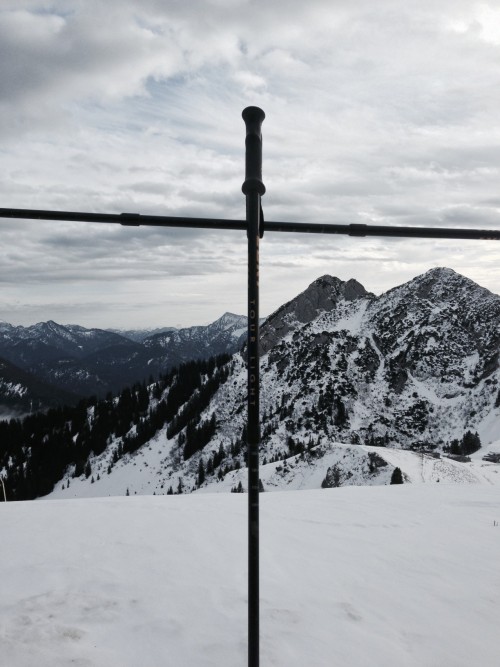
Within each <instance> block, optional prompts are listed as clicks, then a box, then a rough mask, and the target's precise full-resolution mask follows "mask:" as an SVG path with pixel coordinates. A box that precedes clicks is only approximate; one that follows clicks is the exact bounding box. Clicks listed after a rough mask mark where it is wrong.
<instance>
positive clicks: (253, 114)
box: [241, 107, 266, 195]
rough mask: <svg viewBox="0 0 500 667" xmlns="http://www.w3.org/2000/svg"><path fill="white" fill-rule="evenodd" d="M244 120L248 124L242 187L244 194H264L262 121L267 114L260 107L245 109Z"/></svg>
mask: <svg viewBox="0 0 500 667" xmlns="http://www.w3.org/2000/svg"><path fill="white" fill-rule="evenodd" d="M241 115H242V116H243V120H244V121H245V125H246V131H247V135H246V139H245V149H246V150H245V182H244V183H243V185H242V187H241V189H242V190H243V194H245V195H248V194H250V192H257V193H258V194H259V195H263V194H264V193H265V192H266V187H265V185H264V183H263V182H262V132H261V126H262V121H263V120H264V118H265V117H266V114H265V113H264V112H263V111H262V109H259V107H247V108H246V109H243V113H242V114H241Z"/></svg>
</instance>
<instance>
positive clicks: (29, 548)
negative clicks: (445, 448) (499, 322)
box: [0, 483, 500, 667]
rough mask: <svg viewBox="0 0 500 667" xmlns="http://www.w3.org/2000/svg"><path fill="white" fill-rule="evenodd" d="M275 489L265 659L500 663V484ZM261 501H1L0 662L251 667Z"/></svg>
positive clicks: (266, 568)
mask: <svg viewBox="0 0 500 667" xmlns="http://www.w3.org/2000/svg"><path fill="white" fill-rule="evenodd" d="M260 498H261V655H262V658H261V664H262V665H265V666H266V667H304V666H305V665H312V666H314V667H335V666H336V665H339V666H342V667H346V666H347V667H364V666H366V667H378V666H380V667H382V666H383V667H391V666H393V665H394V666H397V667H413V666H414V667H417V666H418V667H422V666H425V667H470V666H471V665H481V667H496V666H497V665H498V664H500V645H499V643H498V628H499V627H500V604H499V599H500V568H499V567H498V553H499V547H500V526H498V525H495V524H498V522H499V521H500V496H499V493H498V486H492V485H490V484H487V483H486V484H446V483H440V484H405V485H402V486H378V487H345V488H340V489H327V490H313V491H300V492H296V491H290V492H288V493H264V494H261V496H260ZM246 503H247V496H246V495H243V494H229V493H226V494H193V495H189V496H135V497H129V498H127V497H121V498H117V497H114V498H94V499H79V500H46V501H44V502H41V501H34V502H23V503H0V535H1V544H2V547H1V549H0V572H1V573H2V582H1V595H0V653H1V657H0V664H2V665H8V666H9V667H34V666H35V665H36V666H37V667H49V666H50V667H67V666H68V665H76V666H79V667H86V666H93V667H158V666H159V665H163V666H166V667H170V666H174V665H175V666H176V667H177V666H181V667H208V666H214V667H215V666H217V667H236V666H238V665H245V664H246V602H247V593H246Z"/></svg>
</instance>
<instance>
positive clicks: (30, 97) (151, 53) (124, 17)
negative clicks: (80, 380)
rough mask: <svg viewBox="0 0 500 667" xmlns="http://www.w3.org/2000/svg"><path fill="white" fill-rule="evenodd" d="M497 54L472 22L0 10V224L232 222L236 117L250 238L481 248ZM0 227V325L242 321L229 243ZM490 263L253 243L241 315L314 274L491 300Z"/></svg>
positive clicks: (390, 15)
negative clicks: (248, 164) (381, 231)
mask: <svg viewBox="0 0 500 667" xmlns="http://www.w3.org/2000/svg"><path fill="white" fill-rule="evenodd" d="M499 51H500V12H499V11H498V8H497V7H496V5H495V4H494V3H492V2H489V3H488V2H486V3H481V4H476V3H475V2H472V3H471V2H470V1H469V0H467V2H466V1H465V0H456V1H453V2H452V0H443V1H442V2H440V3H438V5H437V6H436V3H431V2H430V0H423V1H422V2H419V3H418V5H416V6H415V5H414V3H413V4H412V5H411V6H410V5H406V4H405V3H401V2H399V0H383V1H382V2H380V3H377V5H376V7H375V6H374V4H373V3H372V2H368V0H355V1H350V2H347V1H345V0H338V1H336V2H331V0H328V1H327V0H311V1H310V2H308V3H303V2H298V0H293V1H292V2H289V3H287V8H286V12H284V11H283V5H282V3H279V2H277V0H270V1H269V2H266V3H264V4H261V5H259V8H258V11H257V9H256V7H255V5H254V3H252V2H250V1H248V0H217V1H216V0H213V1H212V2H206V1H205V2H201V0H193V2H189V3H177V2H173V1H167V2H165V1H164V0H161V1H160V0H143V1H142V2H141V3H140V4H138V3H136V2H132V0H109V1H108V2H106V3H102V2H97V0H88V1H87V2H85V3H81V2H79V1H78V0H64V2H63V0H54V1H53V2H51V3H46V2H44V1H43V0H19V1H18V2H17V3H15V4H12V5H11V6H10V7H9V8H3V9H0V84H1V85H0V117H1V118H2V123H1V124H0V138H1V140H2V150H1V151H0V167H1V172H2V179H1V181H0V206H5V207H7V206H11V207H33V208H53V209H61V210H64V209H66V210H90V211H103V212H115V213H120V212H124V211H126V212H140V213H144V214H146V213H152V214H164V215H187V216H199V217H227V218H236V219H242V218H243V217H244V211H245V202H244V197H243V195H242V193H241V183H242V181H243V178H244V160H243V151H244V126H243V122H242V120H241V110H242V108H243V107H244V106H246V105H248V104H258V105H260V106H262V107H263V108H264V109H265V111H266V120H265V122H264V125H263V133H264V160H265V161H264V181H265V183H266V186H267V190H268V191H267V194H266V195H265V197H264V199H263V205H264V210H265V216H266V219H268V220H273V219H274V220H298V221H301V220H303V221H317V222H334V223H335V222H347V223H350V222H365V223H373V224H394V225H410V224H411V225H413V224H414V225H434V226H441V225H442V226H449V225H458V226H470V227H478V228H483V227H484V228H488V227H490V228H497V229H498V228H499V224H500V218H499V208H500V203H499V200H498V198H497V197H496V193H497V191H498V182H499V176H500V174H499V165H498V160H497V156H498V154H499V149H500V121H499V118H500V114H499V108H500V88H499V87H498V82H497V72H498V65H497V63H498V57H499ZM0 225H1V229H2V248H1V250H0V283H1V284H2V290H3V292H2V299H1V300H0V319H2V318H3V319H8V318H6V317H5V316H4V315H3V314H2V313H3V312H4V311H2V310H1V308H2V306H3V308H4V310H5V309H7V304H8V303H10V304H12V303H17V302H19V303H23V301H24V300H26V301H27V302H28V301H29V303H30V304H32V305H31V308H32V312H33V317H39V315H40V313H41V312H45V311H44V308H46V316H45V319H48V318H49V317H53V318H54V319H56V318H55V317H54V315H53V313H52V312H51V309H52V310H53V309H54V308H56V309H57V312H58V313H62V314H64V313H66V312H67V311H69V315H71V312H72V311H71V307H74V308H75V309H76V310H75V317H76V316H77V315H78V316H81V317H84V312H85V318H91V317H92V312H93V311H92V308H94V313H95V318H96V319H95V323H96V324H97V323H101V324H102V323H103V322H104V320H105V318H106V317H108V318H110V320H111V321H109V322H108V325H109V326H113V323H114V319H116V318H117V317H118V316H119V317H121V318H122V319H123V320H124V321H125V320H126V318H127V312H128V313H129V322H128V323H127V324H126V326H128V325H130V326H138V322H137V321H135V319H136V318H138V317H139V319H140V320H141V322H144V321H145V320H147V322H144V323H145V324H152V325H153V324H154V325H156V324H158V325H161V324H172V323H173V320H175V321H176V322H179V321H182V319H183V318H184V323H186V324H188V323H195V322H196V321H201V320H203V321H209V320H210V319H215V317H217V316H218V315H219V314H220V313H221V312H222V311H223V310H225V309H228V310H231V309H235V308H237V307H238V304H242V305H241V306H239V308H240V312H242V309H243V310H244V308H245V306H244V295H245V281H246V269H245V250H246V245H245V244H246V238H245V235H244V234H242V233H237V232H231V233H229V232H227V233H216V232H210V233H208V232H203V231H197V230H158V229H152V228H143V227H139V228H130V229H124V228H120V227H118V226H116V227H114V226H113V227H106V226H102V225H77V224H72V223H57V224H53V223H41V222H22V221H16V222H12V221H5V220H0ZM330 249H331V250H330ZM498 254H499V253H498V250H497V246H496V245H495V244H491V243H490V244H482V245H481V244H478V243H476V244H460V243H458V242H457V243H448V242H447V243H445V244H444V243H432V242H430V241H422V242H417V241H415V242H411V243H408V242H401V241H397V240H391V241H386V240H378V241H377V240H375V239H370V240H367V239H362V240H355V239H343V238H340V237H328V238H327V237H324V238H317V237H316V238H314V237H305V236H304V237H302V238H293V237H290V236H288V235H285V234H280V235H272V234H266V235H265V237H264V240H263V243H262V262H263V265H262V279H263V309H267V311H268V312H269V310H270V309H274V308H275V307H277V306H278V305H279V304H280V303H281V302H282V301H284V300H286V299H289V298H291V297H293V296H294V293H296V292H298V291H300V290H302V289H304V288H305V286H306V285H307V283H308V282H310V281H312V280H314V278H316V277H317V276H318V275H320V274H321V273H326V272H328V273H333V274H336V275H339V277H342V278H350V277H356V278H358V279H359V280H360V281H361V282H363V283H365V284H366V287H367V288H368V289H371V290H373V291H380V290H382V289H387V288H389V287H391V286H393V285H395V284H397V283H398V282H401V281H402V280H406V279H409V278H411V277H412V276H413V275H416V274H417V273H419V272H421V271H425V270H427V269H428V268H430V267H431V266H435V265H443V264H448V265H451V266H452V268H455V269H456V270H459V271H460V270H461V271H462V272H464V273H466V275H469V276H470V277H472V278H473V279H475V280H477V281H478V282H482V283H483V284H485V285H486V286H488V287H490V289H493V290H494V291H497V292H498V291H500V276H499V275H498V270H497V269H496V266H497V265H498V259H499V257H498ZM68 285H69V287H68ZM99 286H101V287H99ZM264 287H265V291H266V292H265V294H264ZM56 291H57V293H58V294H60V296H58V298H57V300H54V298H53V295H54V294H55V292H56ZM27 294H29V295H30V298H27ZM33 294H39V297H40V300H39V301H33V299H32V298H31V296H32V295H33ZM111 295H113V297H114V296H115V295H116V298H114V300H113V298H112V296H111ZM65 299H66V301H64V300H65ZM37 303H38V304H39V306H37V305H36V304H37ZM54 304H56V305H54ZM91 304H94V306H92V305H91ZM106 304H108V305H106ZM162 304H165V306H166V308H167V310H166V311H165V310H163V308H162ZM190 304H192V305H191V306H190ZM139 307H140V315H138V312H139V310H138V309H139ZM61 309H62V310H61ZM127 309H128V310H127ZM5 312H12V313H14V311H13V310H12V311H8V309H7V310H5ZM19 312H20V311H19ZM29 312H30V307H28V306H26V308H23V309H22V313H23V315H22V317H23V318H24V319H27V318H28V317H29ZM35 313H38V315H35ZM167 315H168V317H169V319H168V320H165V319H164V318H165V317H166V316H167ZM170 317H172V318H173V320H172V319H170ZM40 319H44V317H42V318H40ZM66 321H68V319H67V318H66ZM73 321H75V318H73ZM87 322H88V319H87Z"/></svg>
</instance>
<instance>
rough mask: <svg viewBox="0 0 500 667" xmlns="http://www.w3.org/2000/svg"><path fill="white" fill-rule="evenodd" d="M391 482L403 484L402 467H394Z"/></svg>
mask: <svg viewBox="0 0 500 667" xmlns="http://www.w3.org/2000/svg"><path fill="white" fill-rule="evenodd" d="M391 484H403V474H402V472H401V468H394V470H393V471H392V475H391Z"/></svg>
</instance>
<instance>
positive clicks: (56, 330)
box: [0, 313, 247, 396]
mask: <svg viewBox="0 0 500 667" xmlns="http://www.w3.org/2000/svg"><path fill="white" fill-rule="evenodd" d="M246 322H247V318H246V317H245V316H241V315H234V314H232V313H225V314H224V315H223V316H222V317H220V318H219V319H218V320H216V321H215V322H212V323H211V324H209V325H207V326H196V327H189V328H185V329H172V328H168V327H166V328H164V329H162V330H160V333H151V332H150V331H139V330H136V331H133V332H131V331H128V332H122V333H117V332H115V331H108V330H103V329H86V328H84V327H81V326H78V325H74V324H70V325H61V324H57V323H56V322H53V321H49V322H40V323H38V324H35V325H33V326H30V327H22V326H12V325H11V324H8V323H5V322H3V323H0V356H2V357H4V358H5V359H6V360H8V361H10V362H11V363H13V364H15V365H16V366H18V367H19V368H21V369H23V370H25V371H27V372H29V373H31V374H33V375H34V376H36V377H38V378H39V379H40V380H41V381H43V382H45V383H49V384H51V385H53V386H54V387H55V388H58V389H61V390H63V391H65V392H71V393H74V394H78V395H80V396H84V395H87V396H88V395H91V394H95V395H97V396H105V395H106V394H107V393H108V392H110V391H112V392H116V391H119V390H121V389H122V388H123V387H125V386H127V385H130V384H133V383H134V382H137V381H142V380H146V379H149V378H151V377H156V376H157V375H158V373H160V372H166V371H167V370H168V369H169V368H172V367H173V366H176V365H179V364H180V363H183V362H186V361H188V360H190V359H204V358H208V357H210V356H213V355H217V354H221V353H224V352H235V351H236V350H238V349H239V347H240V346H241V341H242V339H243V338H244V333H243V332H244V331H245V327H246Z"/></svg>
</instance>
